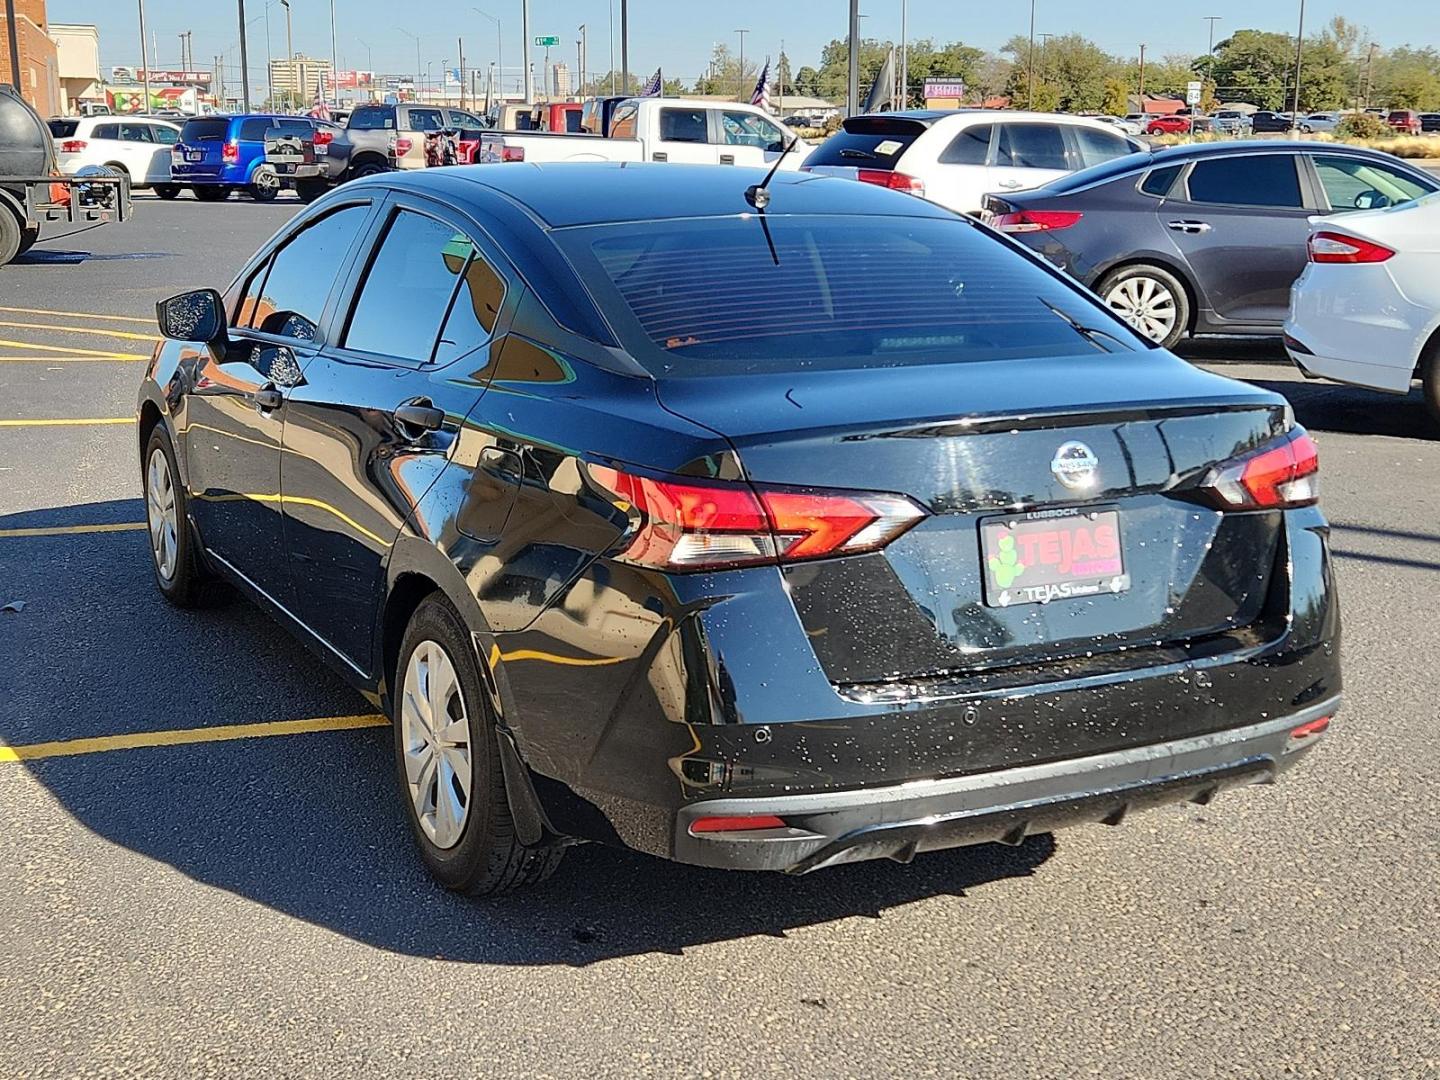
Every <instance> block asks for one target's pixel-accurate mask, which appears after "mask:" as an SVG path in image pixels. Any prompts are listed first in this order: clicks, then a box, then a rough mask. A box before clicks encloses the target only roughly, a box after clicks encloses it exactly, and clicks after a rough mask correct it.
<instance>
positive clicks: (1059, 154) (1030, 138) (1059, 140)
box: [995, 124, 1070, 169]
mask: <svg viewBox="0 0 1440 1080" xmlns="http://www.w3.org/2000/svg"><path fill="white" fill-rule="evenodd" d="M995 164H996V165H1010V166H1013V167H1015V168H1017V169H1069V168H1070V162H1069V161H1068V160H1067V159H1066V157H1065V136H1064V135H1063V134H1062V133H1061V131H1060V125H1058V124H1001V125H1000V141H999V143H998V144H997V145H996V148H995Z"/></svg>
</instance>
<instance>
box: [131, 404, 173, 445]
mask: <svg viewBox="0 0 1440 1080" xmlns="http://www.w3.org/2000/svg"><path fill="white" fill-rule="evenodd" d="M163 420H164V414H163V413H161V412H160V406H158V405H156V404H155V403H154V402H153V401H146V402H145V403H144V404H142V405H141V406H140V452H141V453H142V454H143V453H144V452H145V447H146V446H148V445H149V443H150V433H151V432H152V431H154V430H155V428H156V427H157V426H158V425H159V424H160V423H161V422H162V421H163ZM177 451H178V448H177Z"/></svg>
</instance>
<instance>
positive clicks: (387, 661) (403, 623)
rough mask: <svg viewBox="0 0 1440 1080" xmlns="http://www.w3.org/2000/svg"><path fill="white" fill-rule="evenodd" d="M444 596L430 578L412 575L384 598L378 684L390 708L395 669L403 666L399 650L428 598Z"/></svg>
mask: <svg viewBox="0 0 1440 1080" xmlns="http://www.w3.org/2000/svg"><path fill="white" fill-rule="evenodd" d="M443 592H444V590H443V589H441V588H440V586H439V585H437V584H436V583H435V582H434V581H433V580H432V579H431V578H430V577H429V576H427V575H425V574H422V573H418V572H413V571H412V572H407V573H403V574H401V575H400V576H399V577H398V578H396V579H395V581H394V583H393V584H392V585H391V586H390V590H389V592H388V593H387V594H386V596H385V606H384V609H383V610H382V612H381V615H380V641H379V664H378V665H376V668H377V670H376V675H377V680H376V681H377V682H378V683H379V690H380V693H381V696H382V698H385V699H387V701H386V704H387V706H388V704H389V702H388V697H389V690H390V688H391V687H392V686H394V685H395V669H396V666H397V665H398V664H399V662H400V646H401V644H402V643H403V642H404V640H405V630H406V628H407V627H408V626H409V625H410V619H411V617H412V616H413V615H414V614H415V612H416V610H417V609H418V608H419V607H420V605H421V604H422V603H423V602H424V601H425V599H426V598H427V597H429V596H433V595H434V594H435V593H443Z"/></svg>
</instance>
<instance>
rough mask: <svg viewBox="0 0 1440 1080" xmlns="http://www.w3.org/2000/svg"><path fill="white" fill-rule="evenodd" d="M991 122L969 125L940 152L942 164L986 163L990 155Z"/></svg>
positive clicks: (992, 128)
mask: <svg viewBox="0 0 1440 1080" xmlns="http://www.w3.org/2000/svg"><path fill="white" fill-rule="evenodd" d="M993 130H994V127H993V125H991V124H976V125H975V126H974V127H968V128H966V129H965V130H964V131H962V132H960V134H959V135H956V136H955V138H954V139H952V140H951V141H950V145H949V146H947V147H945V149H944V150H942V151H941V152H940V164H942V165H984V164H985V162H986V160H987V159H988V158H989V155H990V135H991V132H992V131H993Z"/></svg>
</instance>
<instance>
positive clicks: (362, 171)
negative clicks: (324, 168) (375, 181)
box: [346, 161, 390, 180]
mask: <svg viewBox="0 0 1440 1080" xmlns="http://www.w3.org/2000/svg"><path fill="white" fill-rule="evenodd" d="M389 171H390V170H389V169H387V168H386V167H385V166H384V165H381V164H380V163H379V162H377V161H362V162H361V163H360V164H359V165H356V166H354V167H353V168H352V169H351V170H350V175H349V176H348V177H347V178H346V179H349V180H359V179H360V178H361V177H362V176H379V175H380V174H381V173H383V172H389Z"/></svg>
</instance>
